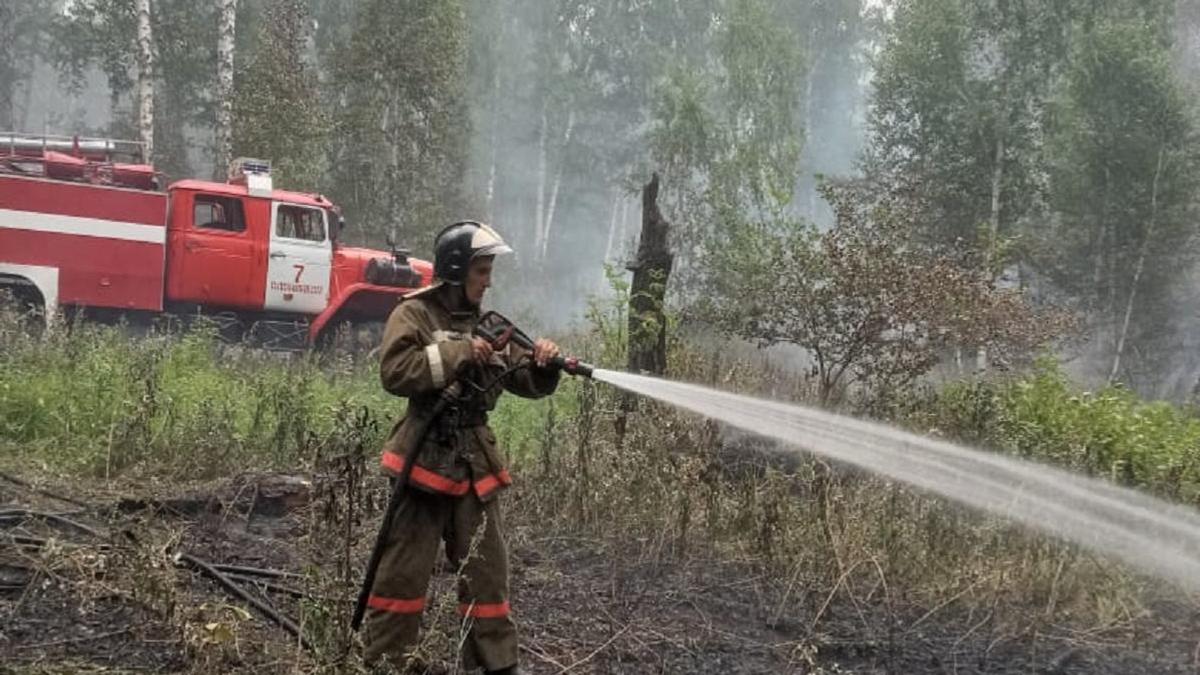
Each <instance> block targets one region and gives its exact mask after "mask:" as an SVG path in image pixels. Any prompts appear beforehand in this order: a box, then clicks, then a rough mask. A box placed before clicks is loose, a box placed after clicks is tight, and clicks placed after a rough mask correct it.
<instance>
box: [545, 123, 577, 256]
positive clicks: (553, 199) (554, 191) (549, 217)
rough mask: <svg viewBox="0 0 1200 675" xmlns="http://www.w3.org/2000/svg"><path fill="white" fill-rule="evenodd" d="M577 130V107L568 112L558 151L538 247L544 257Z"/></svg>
mask: <svg viewBox="0 0 1200 675" xmlns="http://www.w3.org/2000/svg"><path fill="white" fill-rule="evenodd" d="M574 130H575V109H574V108H572V109H571V111H570V112H569V113H567V131H566V133H564V134H563V144H562V150H561V151H560V152H559V153H558V168H556V169H555V171H554V187H552V188H550V204H549V205H548V206H547V207H546V218H545V219H544V220H543V230H542V242H541V247H540V248H539V249H538V252H539V254H540V255H541V257H542V258H543V259H545V257H546V249H547V248H548V247H549V246H550V229H551V228H552V227H554V208H555V206H557V205H558V188H559V186H561V185H562V177H563V168H564V167H565V166H566V164H567V158H566V154H567V148H569V147H570V146H571V133H572V132H573V131H574Z"/></svg>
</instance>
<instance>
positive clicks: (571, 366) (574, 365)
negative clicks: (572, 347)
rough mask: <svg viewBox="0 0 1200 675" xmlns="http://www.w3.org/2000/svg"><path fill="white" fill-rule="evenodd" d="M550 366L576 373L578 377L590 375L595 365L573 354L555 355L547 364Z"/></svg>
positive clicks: (569, 373) (568, 372)
mask: <svg viewBox="0 0 1200 675" xmlns="http://www.w3.org/2000/svg"><path fill="white" fill-rule="evenodd" d="M547 365H549V366H550V367H551V368H556V369H558V370H561V371H563V372H564V373H566V374H568V375H578V376H580V377H591V376H592V371H593V370H595V367H594V366H593V365H592V364H590V363H587V362H584V361H580V360H579V359H577V358H575V357H573V356H556V357H554V358H553V359H551V360H550V363H549V364H547Z"/></svg>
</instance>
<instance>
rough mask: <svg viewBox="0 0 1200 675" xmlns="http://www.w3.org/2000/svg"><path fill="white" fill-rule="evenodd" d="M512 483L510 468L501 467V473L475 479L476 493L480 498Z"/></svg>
mask: <svg viewBox="0 0 1200 675" xmlns="http://www.w3.org/2000/svg"><path fill="white" fill-rule="evenodd" d="M506 485H512V476H511V475H509V473H508V469H500V473H494V474H490V475H487V476H484V477H483V478H481V479H479V480H477V481H475V494H476V495H478V496H479V498H480V499H483V498H484V497H486V496H488V495H490V494H492V493H493V492H495V491H496V489H497V488H500V487H503V486H506Z"/></svg>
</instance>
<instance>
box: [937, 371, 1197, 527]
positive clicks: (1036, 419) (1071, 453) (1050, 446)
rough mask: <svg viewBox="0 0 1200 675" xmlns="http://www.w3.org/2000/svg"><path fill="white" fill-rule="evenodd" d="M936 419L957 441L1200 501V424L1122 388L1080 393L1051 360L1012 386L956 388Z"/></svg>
mask: <svg viewBox="0 0 1200 675" xmlns="http://www.w3.org/2000/svg"><path fill="white" fill-rule="evenodd" d="M930 415H931V418H930V419H929V423H931V424H932V425H934V426H935V427H936V428H938V429H940V430H942V431H943V432H944V433H947V434H950V435H952V436H956V437H961V438H965V439H966V440H969V441H971V442H974V443H978V444H982V445H985V446H988V447H993V448H995V449H997V450H1000V451H1003V452H1008V453H1012V454H1015V455H1018V456H1020V457H1025V458H1028V459H1033V460H1036V461H1043V462H1050V463H1053V464H1057V465H1060V466H1064V467H1067V468H1070V469H1072V470H1076V471H1082V472H1086V473H1090V474H1094V475H1099V476H1101V477H1105V478H1108V479H1111V480H1113V481H1116V482H1118V483H1122V484H1126V485H1131V486H1135V487H1139V488H1143V489H1146V490H1150V491H1153V492H1156V493H1158V494H1161V495H1163V496H1167V497H1171V498H1174V499H1178V500H1181V501H1185V502H1188V503H1193V504H1195V503H1198V502H1200V450H1198V449H1200V419H1198V418H1197V417H1196V416H1195V415H1194V414H1193V413H1192V412H1189V411H1187V410H1184V409H1182V408H1179V407H1177V406H1174V405H1171V404H1169V403H1164V402H1145V401H1142V400H1140V399H1139V398H1138V397H1137V396H1136V395H1135V394H1134V393H1133V392H1131V391H1129V390H1128V389H1126V388H1124V387H1121V386H1111V387H1106V388H1104V389H1101V390H1099V391H1095V392H1083V391H1080V390H1078V389H1077V388H1076V386H1075V385H1074V384H1072V383H1071V381H1070V380H1069V379H1068V378H1067V376H1066V375H1065V374H1064V373H1063V372H1062V371H1061V370H1060V369H1059V368H1058V367H1057V366H1056V365H1055V364H1054V363H1053V362H1051V361H1044V362H1042V363H1040V364H1039V366H1038V368H1037V369H1036V371H1035V372H1033V373H1032V374H1030V375H1028V376H1026V377H1022V378H1017V379H1014V380H1011V381H1007V382H1001V383H986V382H968V383H959V384H954V385H951V386H948V387H947V388H946V389H945V390H943V391H942V392H941V393H940V394H939V396H938V397H937V400H936V404H935V406H934V408H933V409H932V411H931V413H930Z"/></svg>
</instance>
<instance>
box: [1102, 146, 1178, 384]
mask: <svg viewBox="0 0 1200 675" xmlns="http://www.w3.org/2000/svg"><path fill="white" fill-rule="evenodd" d="M1165 152H1166V148H1165V147H1163V148H1159V150H1158V165H1157V166H1156V167H1155V169H1154V182H1153V184H1152V187H1151V188H1150V222H1149V223H1147V224H1146V236H1145V237H1143V238H1142V245H1141V247H1140V250H1139V251H1138V261H1137V266H1136V267H1134V269H1133V283H1132V284H1130V287H1129V300H1128V301H1126V303H1125V318H1124V319H1123V320H1122V321H1121V332H1120V334H1119V337H1118V338H1117V349H1116V353H1115V354H1114V355H1113V364H1112V370H1110V371H1109V373H1108V381H1109V382H1110V383H1111V382H1112V381H1113V380H1115V379H1117V375H1119V374H1120V372H1121V355H1122V354H1124V353H1125V340H1126V338H1128V337H1129V320H1130V318H1131V317H1132V316H1133V307H1134V302H1135V301H1136V300H1137V291H1138V284H1140V283H1141V281H1142V271H1143V270H1145V269H1146V253H1147V252H1148V251H1149V250H1150V242H1151V241H1152V240H1153V239H1154V226H1155V224H1156V223H1157V221H1158V181H1159V179H1160V178H1161V177H1162V171H1163V158H1164V157H1163V156H1164V154H1165Z"/></svg>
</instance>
